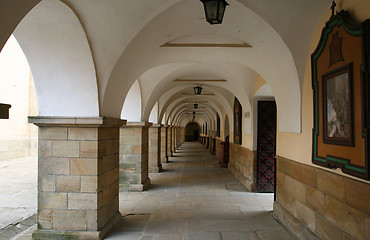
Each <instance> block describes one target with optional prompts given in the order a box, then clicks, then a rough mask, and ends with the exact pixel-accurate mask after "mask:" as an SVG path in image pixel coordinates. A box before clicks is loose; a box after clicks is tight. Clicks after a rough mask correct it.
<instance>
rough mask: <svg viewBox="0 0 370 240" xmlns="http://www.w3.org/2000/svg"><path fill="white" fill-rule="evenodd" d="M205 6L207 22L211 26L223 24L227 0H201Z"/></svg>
mask: <svg viewBox="0 0 370 240" xmlns="http://www.w3.org/2000/svg"><path fill="white" fill-rule="evenodd" d="M200 1H201V2H202V3H203V5H204V11H205V13H206V19H207V22H209V23H210V24H221V23H222V19H223V18H224V13H225V9H226V6H227V5H229V4H228V3H227V2H226V1H225V0H200Z"/></svg>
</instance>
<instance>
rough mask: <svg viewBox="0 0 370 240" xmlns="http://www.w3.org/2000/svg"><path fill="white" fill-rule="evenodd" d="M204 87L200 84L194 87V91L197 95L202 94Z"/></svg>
mask: <svg viewBox="0 0 370 240" xmlns="http://www.w3.org/2000/svg"><path fill="white" fill-rule="evenodd" d="M202 89H203V88H202V87H201V86H200V85H198V86H196V87H194V93H195V95H200V94H202Z"/></svg>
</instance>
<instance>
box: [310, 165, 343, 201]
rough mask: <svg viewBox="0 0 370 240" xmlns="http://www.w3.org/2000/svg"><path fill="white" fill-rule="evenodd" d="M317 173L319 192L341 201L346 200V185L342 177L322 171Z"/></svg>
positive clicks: (318, 170)
mask: <svg viewBox="0 0 370 240" xmlns="http://www.w3.org/2000/svg"><path fill="white" fill-rule="evenodd" d="M316 173H317V190H319V191H321V192H322V193H324V194H328V195H330V196H332V197H335V198H337V199H339V200H344V199H345V185H344V180H343V179H344V178H343V177H342V176H339V175H337V174H334V173H331V172H328V171H324V170H321V169H316Z"/></svg>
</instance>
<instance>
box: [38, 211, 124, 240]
mask: <svg viewBox="0 0 370 240" xmlns="http://www.w3.org/2000/svg"><path fill="white" fill-rule="evenodd" d="M121 219H122V216H121V214H120V213H119V212H117V213H116V214H114V216H112V218H111V219H110V220H109V221H108V222H107V223H106V224H105V225H104V226H103V227H102V229H100V230H99V231H62V230H44V229H37V230H36V231H34V232H33V234H32V239H33V240H49V239H51V240H64V239H76V240H77V239H81V240H100V239H104V237H105V236H106V235H107V234H108V233H109V231H110V230H111V229H112V228H113V227H114V226H115V225H116V224H117V223H118V222H119V221H120V220H121Z"/></svg>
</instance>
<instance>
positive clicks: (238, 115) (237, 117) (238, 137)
mask: <svg viewBox="0 0 370 240" xmlns="http://www.w3.org/2000/svg"><path fill="white" fill-rule="evenodd" d="M242 113H243V111H242V105H241V104H240V102H239V100H238V99H237V98H235V100H234V143H236V144H239V145H241V144H242Z"/></svg>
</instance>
